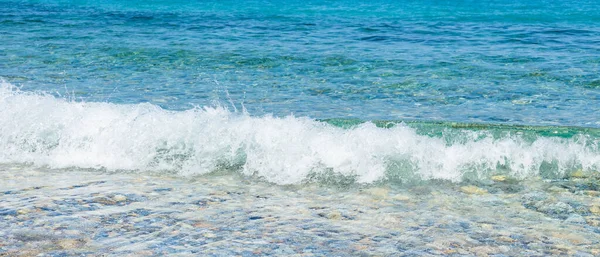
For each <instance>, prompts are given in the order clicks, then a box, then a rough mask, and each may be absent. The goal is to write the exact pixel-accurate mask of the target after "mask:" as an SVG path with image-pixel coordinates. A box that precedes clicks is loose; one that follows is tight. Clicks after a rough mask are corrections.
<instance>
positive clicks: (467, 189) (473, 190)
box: [460, 186, 488, 195]
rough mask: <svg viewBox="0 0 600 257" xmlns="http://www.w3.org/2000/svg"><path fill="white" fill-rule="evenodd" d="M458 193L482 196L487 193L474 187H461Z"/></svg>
mask: <svg viewBox="0 0 600 257" xmlns="http://www.w3.org/2000/svg"><path fill="white" fill-rule="evenodd" d="M460 191H461V192H463V193H466V194H475V195H483V194H487V193H488V191H487V190H485V189H483V188H479V187H476V186H463V187H461V188H460Z"/></svg>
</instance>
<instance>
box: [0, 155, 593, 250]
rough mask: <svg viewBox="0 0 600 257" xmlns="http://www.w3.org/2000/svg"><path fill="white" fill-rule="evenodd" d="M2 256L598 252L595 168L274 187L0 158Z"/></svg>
mask: <svg viewBox="0 0 600 257" xmlns="http://www.w3.org/2000/svg"><path fill="white" fill-rule="evenodd" d="M0 175H1V176H2V177H3V178H4V179H3V180H2V181H0V188H2V189H3V192H0V194H2V197H1V198H0V228H2V229H0V238H2V239H1V240H0V256H36V255H38V254H42V256H65V255H67V256H71V255H78V256H97V255H108V256H124V255H129V256H160V255H165V254H169V255H177V256H194V255H198V254H201V255H203V256H268V255H273V256H281V255H290V256H323V255H335V256H414V255H421V256H435V255H438V256H439V255H444V256H447V255H456V256H458V255H460V256H516V255H521V256H522V255H527V256H546V255H561V254H562V255H577V256H595V255H598V254H600V247H598V245H600V198H599V196H600V178H598V177H593V176H585V175H583V174H581V173H577V174H574V175H573V176H572V177H571V178H569V179H561V180H543V179H540V178H530V179H528V180H525V181H516V180H511V179H510V178H507V177H505V176H496V177H494V178H492V180H490V181H488V182H480V183H478V184H469V183H439V184H436V183H435V182H430V183H429V184H423V185H361V184H357V185H355V186H350V187H346V188H340V187H331V186H324V185H318V184H304V185H288V186H281V185H275V184H271V183H267V182H261V181H260V180H256V179H253V178H248V177H244V176H240V175H236V174H208V175H203V176H195V177H190V178H181V177H172V176H164V175H163V176H159V175H143V174H135V173H131V174H127V173H108V172H99V171H77V170H48V169H43V168H33V167H28V166H16V165H13V166H4V167H3V168H2V169H1V171H0Z"/></svg>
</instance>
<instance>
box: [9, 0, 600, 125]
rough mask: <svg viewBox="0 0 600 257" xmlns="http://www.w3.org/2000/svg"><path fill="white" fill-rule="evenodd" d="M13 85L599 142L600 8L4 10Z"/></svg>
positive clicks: (396, 5) (124, 99) (106, 98)
mask: <svg viewBox="0 0 600 257" xmlns="http://www.w3.org/2000/svg"><path fill="white" fill-rule="evenodd" d="M0 35H1V44H0V77H2V78H4V80H5V81H7V82H9V83H11V84H14V85H18V86H20V87H22V89H23V90H27V91H31V90H41V91H44V92H49V93H54V94H57V95H62V96H63V97H68V98H71V99H75V100H78V101H79V100H80V101H94V102H95V101H100V102H111V103H119V104H120V103H143V102H149V103H153V104H156V105H159V106H161V107H163V108H166V109H171V110H186V109H190V108H192V107H193V106H206V105H211V104H213V103H214V102H215V101H218V102H221V103H226V104H227V105H230V103H229V99H228V97H227V95H229V98H231V100H232V102H233V103H234V104H235V105H236V108H241V105H242V104H243V106H244V107H245V108H246V109H247V110H248V112H249V113H250V114H252V115H257V116H260V115H264V114H274V115H276V116H286V115H289V114H294V115H296V116H308V117H311V118H317V119H321V118H346V117H351V118H358V119H361V120H378V119H392V120H397V119H402V120H439V121H459V122H489V123H508V124H525V125H577V126H586V127H600V121H599V119H598V118H599V115H598V113H599V111H600V75H599V74H600V68H599V64H600V2H599V1H593V0H592V1H558V2H557V1H526V2H515V1H407V0H404V1H369V2H368V3H366V2H359V1H301V2H298V1H244V2H243V3H240V2H238V1H198V2H194V1H191V2H190V1H0Z"/></svg>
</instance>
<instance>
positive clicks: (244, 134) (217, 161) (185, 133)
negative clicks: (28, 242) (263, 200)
mask: <svg viewBox="0 0 600 257" xmlns="http://www.w3.org/2000/svg"><path fill="white" fill-rule="evenodd" d="M473 133H475V132H467V131H465V132H464V133H463V136H464V137H465V138H467V139H468V140H455V141H456V143H448V141H446V140H444V138H439V137H432V136H427V135H419V134H418V133H417V132H416V131H415V130H414V129H412V128H410V127H407V126H404V125H398V126H394V127H392V128H379V127H376V126H375V125H374V124H372V123H363V124H361V125H357V126H355V127H352V128H349V129H344V128H339V127H335V126H333V125H330V124H327V123H324V122H320V121H316V120H312V119H309V118H302V117H294V116H288V117H283V118H278V117H271V116H264V117H253V116H250V115H247V114H240V113H235V112H230V111H228V110H227V109H225V108H221V107H204V108H195V109H191V110H187V111H168V110H164V109H161V108H160V107H158V106H155V105H152V104H137V105H119V104H112V103H92V102H73V101H67V100H64V99H60V98H55V97H53V96H50V95H44V94H36V93H28V92H20V91H19V90H17V89H15V88H14V87H13V86H11V85H10V84H8V83H2V85H1V86H0V162H2V163H15V162H16V163H31V164H34V165H40V166H49V167H51V168H66V167H79V168H98V169H99V168H102V169H108V170H114V171H118V170H136V171H140V172H144V171H158V172H162V171H169V172H175V173H177V174H181V175H195V174H205V173H209V172H213V171H215V170H220V169H233V170H236V171H239V172H242V173H244V174H246V175H252V176H258V177H262V178H264V179H266V180H268V181H270V182H274V183H278V184H291V183H300V182H302V181H305V180H306V179H307V178H309V177H314V176H317V177H318V176H319V175H324V174H330V175H331V174H333V175H335V176H337V175H342V177H351V178H353V179H354V180H355V181H356V182H359V183H369V182H374V181H377V180H382V179H387V178H390V177H394V176H396V177H401V178H402V176H405V177H406V178H407V179H410V178H408V177H411V178H418V179H425V180H427V179H445V180H451V181H460V180H461V179H462V178H463V177H464V176H465V174H473V173H474V174H475V175H476V176H485V175H486V174H487V175H489V174H492V173H495V172H496V173H497V172H504V173H509V174H510V175H513V176H516V177H519V178H524V177H527V176H535V175H538V174H539V173H540V171H541V170H542V169H543V167H544V165H546V166H548V165H550V166H552V167H554V169H555V172H558V173H564V172H566V171H569V170H572V169H584V170H594V169H598V168H599V167H600V153H599V151H598V148H599V147H598V145H599V144H598V142H597V141H590V140H597V139H586V138H585V137H576V138H571V139H562V138H552V137H539V138H537V139H535V140H533V141H531V140H530V141H527V140H524V139H523V138H522V137H520V136H518V135H512V136H505V137H502V138H493V137H492V136H485V135H484V136H483V137H482V136H481V134H478V135H473ZM482 133H485V132H482ZM470 137H472V139H469V138H470Z"/></svg>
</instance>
